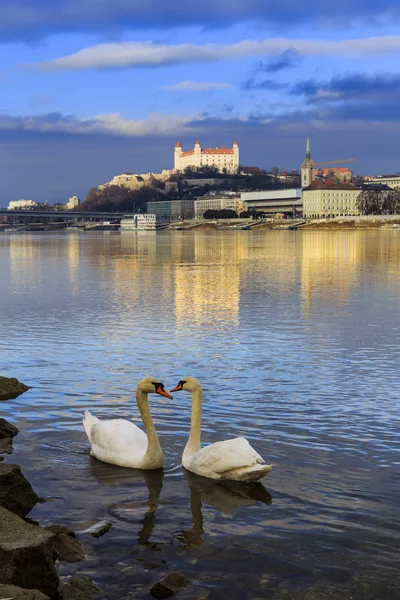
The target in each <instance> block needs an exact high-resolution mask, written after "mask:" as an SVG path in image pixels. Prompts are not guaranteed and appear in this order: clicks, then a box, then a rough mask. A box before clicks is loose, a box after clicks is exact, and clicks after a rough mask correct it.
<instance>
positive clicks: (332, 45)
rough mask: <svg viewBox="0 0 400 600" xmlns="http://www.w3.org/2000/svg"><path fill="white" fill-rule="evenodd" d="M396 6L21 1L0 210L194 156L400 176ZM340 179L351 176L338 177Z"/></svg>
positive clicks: (258, 0) (4, 29)
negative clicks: (344, 164)
mask: <svg viewBox="0 0 400 600" xmlns="http://www.w3.org/2000/svg"><path fill="white" fill-rule="evenodd" d="M399 16H400V8H399V6H398V2H395V0H382V1H381V2H380V3H379V4H376V3H373V2H370V1H369V0H350V1H349V2H347V1H346V2H344V0H338V2H336V3H334V4H332V3H318V2H315V0H310V2H308V3H298V4H293V3H292V2H289V0H282V2H280V3H272V2H268V0H246V1H245V0H230V2H226V1H224V0H216V1H214V2H212V3H211V2H210V0H203V1H202V2H201V3H200V2H198V1H193V2H190V3H186V4H182V3H181V2H180V1H178V0H169V2H165V0H148V2H146V3H144V2H141V1H140V2H139V1H138V0H102V2H94V0H80V1H79V2H78V0H53V1H52V2H51V3H50V2H48V1H47V0H36V1H35V2H33V1H32V0H14V1H13V2H12V3H3V4H2V5H1V6H0V83H1V91H0V205H4V204H6V203H8V201H10V200H13V199H19V198H33V199H34V200H35V201H37V202H45V201H49V202H51V203H54V202H66V201H67V200H68V198H69V197H71V196H73V195H77V196H79V197H80V198H81V199H84V198H85V196H86V194H87V192H88V190H89V188H90V187H92V186H97V185H99V184H101V183H103V182H104V181H109V180H111V179H112V178H113V177H114V176H115V175H117V174H119V173H123V172H124V171H132V172H137V173H145V172H148V171H155V172H160V171H161V170H162V169H170V168H173V149H174V147H175V144H176V141H177V140H180V142H181V143H182V145H183V147H184V148H192V147H193V145H194V142H195V140H196V139H200V140H201V142H202V144H204V146H205V147H215V146H222V145H224V146H227V147H231V146H232V141H233V140H237V141H238V143H239V145H240V163H241V164H242V165H245V166H258V167H260V168H263V169H270V168H271V167H272V166H274V165H277V166H278V167H280V168H287V169H292V168H296V169H299V168H300V165H301V164H302V161H303V159H304V147H305V140H306V138H307V137H310V139H311V143H312V153H313V159H314V160H315V161H328V160H331V159H337V158H347V157H355V158H356V161H355V162H354V163H353V164H352V169H353V171H354V173H355V174H373V175H374V174H391V173H395V172H397V171H400V156H399V152H398V142H397V140H398V136H399V132H400V74H399V71H398V60H399V54H400V35H399V34H398V26H397V23H398V17H399ZM339 166H340V165H339Z"/></svg>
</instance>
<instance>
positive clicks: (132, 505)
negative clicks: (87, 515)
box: [90, 459, 164, 549]
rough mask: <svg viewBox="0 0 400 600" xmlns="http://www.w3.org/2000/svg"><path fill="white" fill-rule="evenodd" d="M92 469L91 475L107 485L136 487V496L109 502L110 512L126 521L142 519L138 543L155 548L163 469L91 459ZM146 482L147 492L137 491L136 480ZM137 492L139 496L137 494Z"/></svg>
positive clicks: (133, 521)
mask: <svg viewBox="0 0 400 600" xmlns="http://www.w3.org/2000/svg"><path fill="white" fill-rule="evenodd" d="M90 470H91V474H92V476H93V477H94V478H95V479H97V481H98V482H99V483H102V484H105V485H127V486H129V487H131V489H133V490H135V498H136V499H135V500H132V501H129V502H117V503H115V504H112V505H111V506H109V509H108V510H109V513H110V515H111V516H113V517H115V518H116V519H118V521H125V522H127V523H137V522H138V520H139V519H140V523H141V525H142V527H141V529H140V530H139V532H138V544H139V545H141V546H148V545H151V546H152V547H154V549H156V545H155V544H151V542H150V536H151V535H152V533H153V530H154V525H155V514H156V511H157V508H158V505H159V502H160V494H161V490H162V486H163V479H164V471H163V469H154V470H151V471H139V470H137V469H125V468H124V467H116V466H111V465H108V464H106V463H102V462H99V461H98V460H96V459H92V460H91V461H90ZM143 482H144V483H145V485H146V487H147V494H143V493H142V492H140V493H136V492H138V490H137V484H138V483H143ZM137 496H140V497H139V498H138V497H137Z"/></svg>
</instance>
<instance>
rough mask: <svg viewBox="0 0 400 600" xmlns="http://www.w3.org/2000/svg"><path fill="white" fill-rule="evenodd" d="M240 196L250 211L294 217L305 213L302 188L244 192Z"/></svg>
mask: <svg viewBox="0 0 400 600" xmlns="http://www.w3.org/2000/svg"><path fill="white" fill-rule="evenodd" d="M240 196H241V199H242V201H243V203H244V204H245V205H246V206H247V207H248V208H249V209H251V210H256V211H258V212H262V213H267V214H275V213H286V214H288V215H291V216H294V217H295V216H301V215H302V213H303V200H302V190H301V188H290V189H287V190H265V191H262V192H242V193H241V194H240Z"/></svg>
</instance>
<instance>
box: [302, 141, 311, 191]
mask: <svg viewBox="0 0 400 600" xmlns="http://www.w3.org/2000/svg"><path fill="white" fill-rule="evenodd" d="M312 181H314V163H313V161H312V158H311V150H310V138H307V145H306V157H305V159H304V162H303V164H302V165H301V187H303V188H305V187H308V186H309V185H311V183H312Z"/></svg>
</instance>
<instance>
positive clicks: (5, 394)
mask: <svg viewBox="0 0 400 600" xmlns="http://www.w3.org/2000/svg"><path fill="white" fill-rule="evenodd" d="M27 390H29V387H28V386H27V385H25V384H24V383H21V381H18V379H15V377H0V400H11V399H12V398H17V396H20V395H21V394H23V393H24V392H26V391H27Z"/></svg>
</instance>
